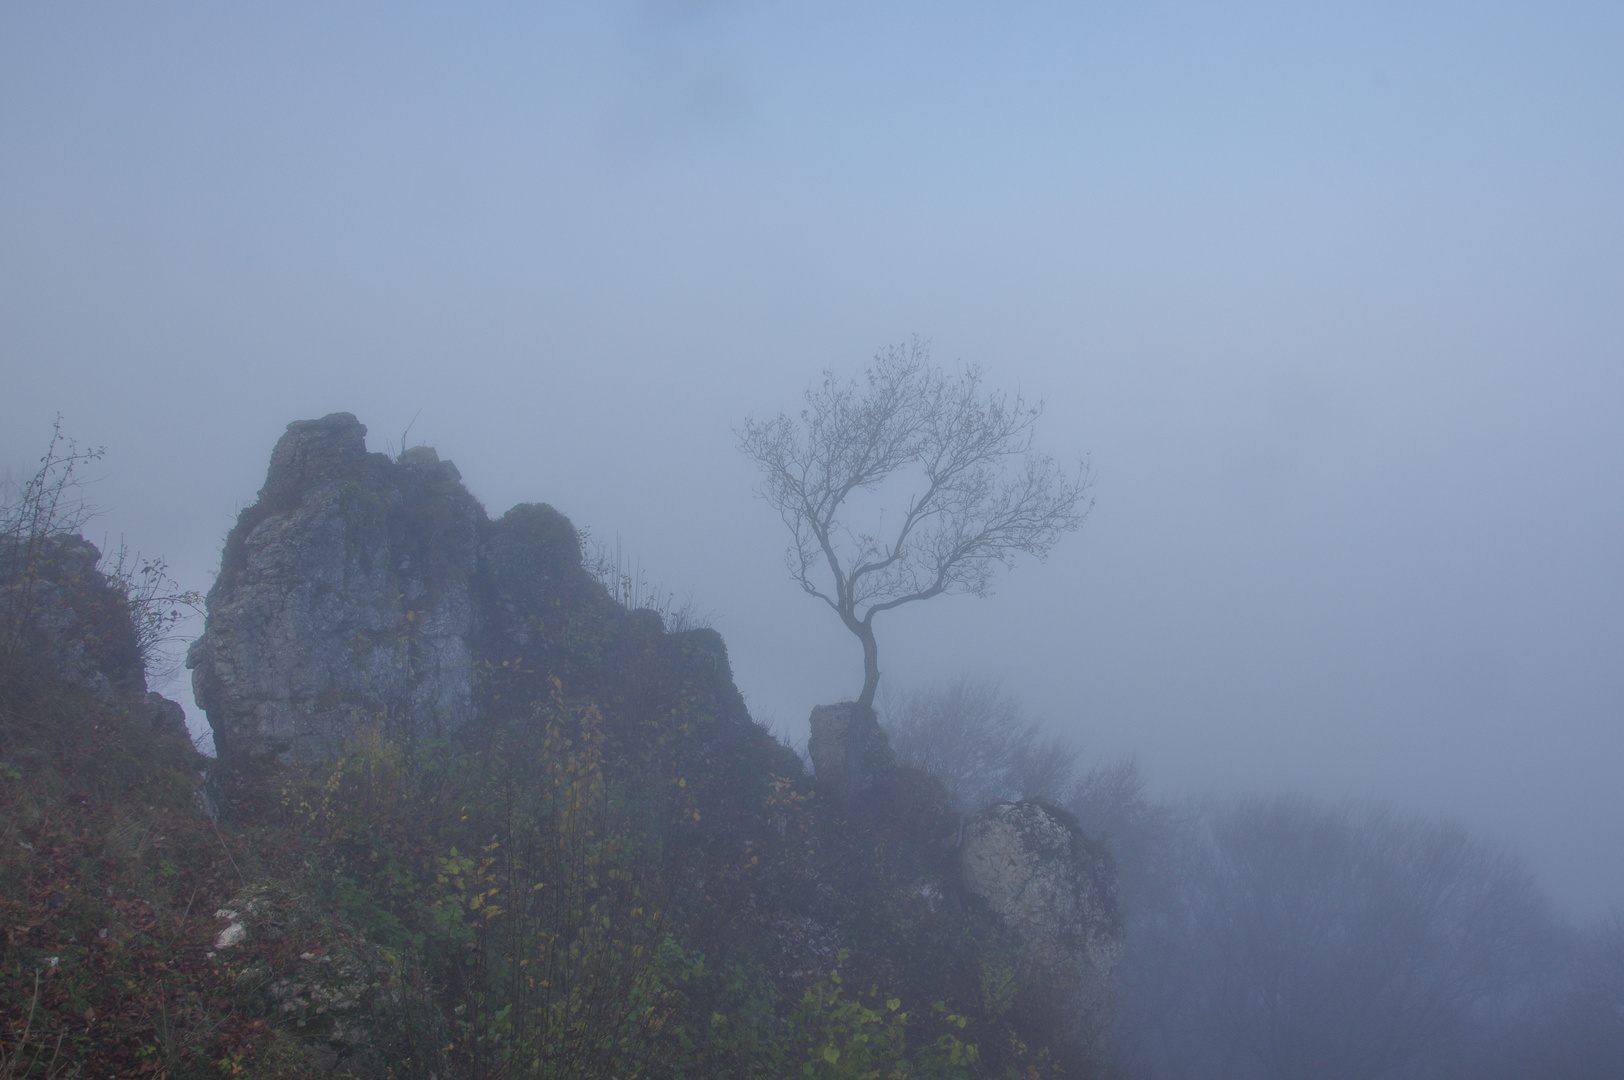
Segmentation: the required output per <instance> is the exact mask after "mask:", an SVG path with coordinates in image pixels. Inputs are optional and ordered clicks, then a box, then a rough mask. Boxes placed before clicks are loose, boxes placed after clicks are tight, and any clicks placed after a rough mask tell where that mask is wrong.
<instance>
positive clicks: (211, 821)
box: [187, 818, 248, 909]
mask: <svg viewBox="0 0 1624 1080" xmlns="http://www.w3.org/2000/svg"><path fill="white" fill-rule="evenodd" d="M209 825H210V826H211V827H212V828H213V829H214V838H215V839H216V840H218V841H220V850H221V851H223V852H225V853H226V858H227V859H230V860H231V868H232V869H233V870H235V871H237V879H238V880H239V881H241V882H242V884H243V888H245V889H246V888H247V887H248V879H247V878H246V877H244V876H243V872H242V867H240V866H238V865H237V860H236V859H234V858H232V857H231V849H230V848H228V847H226V838H225V837H224V836H221V835H220V825H219V823H218V822H216V821H215V820H214V819H213V818H209ZM187 907H188V909H190V905H187Z"/></svg>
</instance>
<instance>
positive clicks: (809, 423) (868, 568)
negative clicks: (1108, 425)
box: [738, 340, 1089, 708]
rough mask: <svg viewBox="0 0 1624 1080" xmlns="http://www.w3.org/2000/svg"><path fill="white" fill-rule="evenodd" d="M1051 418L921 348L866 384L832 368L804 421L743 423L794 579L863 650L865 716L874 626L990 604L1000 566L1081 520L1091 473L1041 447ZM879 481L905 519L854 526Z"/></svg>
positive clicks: (874, 661) (890, 354)
mask: <svg viewBox="0 0 1624 1080" xmlns="http://www.w3.org/2000/svg"><path fill="white" fill-rule="evenodd" d="M1041 412H1042V405H1041V403H1038V404H1028V403H1027V402H1026V401H1024V400H1023V399H1022V398H1020V397H1019V396H1016V397H1014V398H1011V397H1009V396H1008V395H1006V394H1003V393H1000V392H996V391H991V392H989V391H985V390H983V388H982V385H981V370H980V368H978V367H975V366H969V367H965V368H963V369H962V370H960V371H958V372H956V373H955V372H947V371H944V370H942V369H941V368H939V367H937V366H935V365H934V364H932V363H931V362H930V356H929V350H928V348H927V346H926V345H924V344H923V343H921V342H919V341H917V340H915V341H914V342H913V343H912V344H910V345H907V346H899V347H893V348H887V349H885V350H883V351H881V352H880V353H879V354H878V355H877V356H875V358H874V362H873V363H872V364H871V365H869V367H868V368H867V369H866V370H865V371H864V372H863V377H862V378H861V379H860V380H859V379H853V380H850V381H847V382H842V381H840V380H839V379H837V378H836V377H835V375H834V374H833V372H829V371H825V372H824V374H823V381H822V383H821V384H820V385H817V386H814V387H812V388H811V389H809V390H808V391H807V392H806V407H805V408H803V409H802V410H801V411H800V414H799V415H798V416H790V415H788V414H787V413H782V412H781V413H779V414H778V415H777V416H776V417H774V418H772V419H770V420H765V421H759V422H758V421H757V420H755V419H754V418H751V419H747V420H746V421H745V422H744V426H743V428H742V429H740V431H739V433H738V435H739V449H740V450H742V451H743V452H744V453H745V454H746V455H748V456H749V457H750V459H751V460H752V461H754V462H755V463H756V464H757V465H758V466H759V467H760V468H761V470H762V472H763V473H765V474H766V481H765V483H764V484H763V485H762V488H761V495H762V497H763V498H765V499H766V500H767V502H768V503H769V504H770V505H771V506H772V507H773V509H775V510H777V511H778V513H779V516H780V517H782V518H783V520H784V524H785V526H787V527H788V528H789V531H790V535H791V536H792V537H793V541H792V543H791V544H790V547H789V551H788V553H787V556H786V560H785V561H786V564H787V566H788V567H789V572H790V576H791V577H793V578H794V579H795V580H796V581H797V582H799V583H800V586H801V588H803V589H805V590H806V591H807V592H808V593H810V594H811V595H812V596H815V597H817V598H818V599H820V600H822V601H823V602H824V603H826V604H828V605H829V607H830V608H832V609H833V610H834V612H835V614H837V615H838V616H840V620H841V622H842V623H843V624H845V627H846V629H848V630H850V631H851V632H852V633H853V634H855V635H856V636H857V639H858V640H859V641H860V642H862V645H863V691H862V694H861V695H860V696H859V697H858V699H857V701H858V704H859V705H860V706H861V707H863V708H872V707H873V704H874V692H875V690H876V689H877V688H878V687H879V683H880V666H879V652H878V648H877V646H876V644H875V640H874V616H876V615H878V614H879V613H880V612H882V611H889V610H891V609H892V608H895V607H901V606H902V605H903V604H909V603H912V602H914V601H916V600H928V599H930V598H931V597H933V596H938V595H940V594H942V593H972V594H974V595H976V596H985V595H986V594H987V592H988V591H989V589H990V586H991V582H992V575H993V571H994V569H995V568H997V567H999V566H1004V567H1008V566H1010V565H1012V564H1013V561H1014V557H1015V556H1016V555H1017V554H1028V555H1035V556H1037V557H1038V558H1042V557H1044V556H1045V555H1047V554H1048V552H1049V549H1050V548H1051V547H1052V546H1053V545H1054V543H1055V542H1056V541H1057V540H1059V539H1060V537H1061V536H1063V535H1065V534H1066V533H1068V532H1071V531H1072V530H1073V529H1076V528H1077V527H1078V526H1079V525H1080V524H1082V520H1083V517H1084V515H1086V514H1087V512H1088V509H1089V503H1088V502H1087V500H1086V499H1085V494H1086V491H1087V488H1088V472H1087V468H1086V466H1082V465H1080V466H1079V467H1078V470H1077V472H1076V473H1074V474H1073V473H1067V472H1066V471H1065V470H1063V469H1062V468H1061V467H1060V466H1059V465H1057V464H1056V463H1055V461H1054V459H1053V458H1051V457H1049V456H1048V455H1046V454H1040V453H1035V452H1034V451H1033V449H1032V435H1033V429H1034V427H1035V425H1036V423H1037V419H1038V416H1039V414H1040V413H1041ZM882 485H884V486H886V487H887V494H888V495H889V494H893V493H894V494H895V496H896V502H897V503H898V504H900V505H902V507H903V509H902V511H901V513H900V514H897V515H895V516H894V517H893V518H892V521H891V523H890V525H889V526H887V525H886V522H885V514H884V511H883V508H882V510H881V513H880V514H879V517H878V521H879V523H878V525H877V526H874V527H872V528H865V527H862V526H858V525H854V524H853V522H852V520H851V518H852V513H853V510H854V507H853V501H854V497H856V496H859V495H861V494H863V493H874V492H878V491H879V490H880V489H881V487H882ZM859 514H860V511H859Z"/></svg>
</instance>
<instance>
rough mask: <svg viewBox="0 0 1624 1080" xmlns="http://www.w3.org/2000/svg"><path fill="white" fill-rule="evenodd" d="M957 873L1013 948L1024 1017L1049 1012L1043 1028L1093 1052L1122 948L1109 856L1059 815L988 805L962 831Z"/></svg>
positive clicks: (1053, 810)
mask: <svg viewBox="0 0 1624 1080" xmlns="http://www.w3.org/2000/svg"><path fill="white" fill-rule="evenodd" d="M959 872H960V877H961V880H962V882H963V884H964V887H965V889H966V890H967V891H968V892H970V893H972V894H974V895H976V896H979V897H981V898H982V899H983V900H985V901H986V903H987V905H988V906H989V907H990V908H992V910H993V911H994V912H996V913H997V914H998V916H999V917H1000V918H1001V919H1002V920H1003V922H1004V924H1005V925H1006V926H1007V927H1009V929H1010V930H1012V931H1013V932H1014V933H1015V935H1016V936H1017V937H1018V938H1019V940H1020V943H1021V949H1020V963H1019V967H1018V972H1017V981H1018V984H1019V987H1020V990H1019V994H1020V996H1021V997H1022V998H1023V999H1024V1001H1025V1003H1026V1007H1027V1008H1028V1010H1029V1011H1032V1012H1041V1011H1044V1010H1050V1011H1052V1014H1053V1017H1052V1020H1051V1021H1050V1024H1051V1025H1052V1026H1053V1027H1054V1029H1055V1030H1056V1031H1057V1032H1058V1033H1059V1034H1060V1035H1061V1037H1062V1038H1063V1039H1064V1040H1065V1041H1066V1042H1068V1043H1069V1044H1071V1045H1072V1046H1073V1047H1074V1048H1078V1049H1080V1050H1082V1051H1084V1052H1086V1051H1088V1050H1089V1049H1090V1048H1097V1047H1100V1046H1102V1045H1103V1044H1104V1041H1105V1038H1106V1036H1107V1033H1108V1031H1109V1029H1110V1025H1111V1022H1112V1019H1113V1013H1114V1008H1115V992H1114V984H1113V982H1112V973H1113V972H1114V971H1115V969H1116V965H1117V962H1118V961H1119V960H1120V959H1121V957H1122V945H1123V927H1122V916H1121V913H1120V911H1119V909H1118V905H1117V884H1116V866H1115V863H1114V861H1113V860H1112V857H1111V854H1110V852H1109V851H1108V850H1107V849H1106V848H1104V847H1103V846H1102V845H1100V844H1098V843H1097V842H1095V841H1094V840H1092V839H1090V838H1089V837H1088V836H1087V835H1086V834H1085V833H1084V832H1083V831H1082V829H1081V828H1079V827H1078V826H1077V824H1076V822H1075V821H1074V820H1073V819H1072V817H1071V815H1070V814H1068V813H1066V812H1065V811H1064V810H1061V809H1059V808H1057V807H1052V806H1049V805H1046V804H1044V803H1041V802H1015V803H997V804H994V805H992V806H988V807H986V808H985V809H983V810H981V811H980V812H979V813H977V814H976V815H975V816H974V817H972V818H971V819H970V820H969V821H968V822H967V823H966V825H965V828H964V842H963V845H962V846H961V847H960V849H959Z"/></svg>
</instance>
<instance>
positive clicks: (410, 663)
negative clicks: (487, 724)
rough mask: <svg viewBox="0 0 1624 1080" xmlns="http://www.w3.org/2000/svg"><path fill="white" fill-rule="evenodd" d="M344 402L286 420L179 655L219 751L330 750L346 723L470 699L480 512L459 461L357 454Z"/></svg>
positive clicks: (436, 717)
mask: <svg viewBox="0 0 1624 1080" xmlns="http://www.w3.org/2000/svg"><path fill="white" fill-rule="evenodd" d="M365 438H366V428H365V427H364V426H362V424H361V423H360V422H359V421H357V420H356V419H355V417H353V416H351V415H350V414H348V413H335V414H333V415H332V416H327V417H324V418H322V419H321V420H305V421H300V422H298V423H294V424H289V425H288V431H287V434H285V435H284V436H283V437H282V439H281V440H280V441H279V442H278V443H277V445H276V449H275V451H274V452H273V453H272V456H271V466H270V470H269V473H268V475H267V477H266V480H265V487H264V488H263V489H262V490H261V491H260V497H259V501H258V502H257V503H256V504H255V505H254V506H252V507H250V508H249V509H248V510H245V511H244V512H243V514H242V516H241V517H240V518H239V521H238V526H237V528H236V529H235V530H233V533H232V535H231V537H229V538H228V540H227V543H226V551H225V554H224V557H223V560H222V566H221V572H220V577H219V579H218V580H217V581H216V583H215V586H214V588H213V589H212V590H210V593H209V618H208V625H207V628H206V630H205V632H204V635H203V637H201V638H199V639H198V641H197V642H195V643H194V644H193V646H192V649H191V651H190V652H189V653H188V655H187V666H188V667H190V668H192V669H193V686H194V689H195V690H196V693H197V698H198V702H199V703H200V704H201V705H202V706H203V707H204V709H205V710H206V711H207V712H208V715H209V723H210V725H211V726H212V727H213V728H214V735H215V746H216V748H217V750H218V751H219V753H220V754H221V755H222V757H242V756H260V755H272V756H283V755H287V756H291V757H293V758H298V759H305V760H310V759H314V758H320V757H325V756H327V755H328V754H329V753H330V752H331V750H332V748H333V747H334V746H335V745H336V744H337V743H339V742H341V741H342V740H343V739H344V738H345V737H347V736H348V735H349V734H350V733H351V732H353V731H354V730H355V729H356V728H358V727H360V726H363V725H375V726H378V727H380V728H382V729H384V730H386V731H387V732H389V733H390V734H392V735H396V736H402V735H405V736H411V735H423V734H435V733H439V732H443V731H449V730H452V729H455V728H457V727H459V726H461V725H462V724H463V723H465V722H466V721H467V720H468V718H469V717H470V715H471V714H472V711H473V700H472V698H473V695H472V683H471V674H472V656H471V652H470V648H469V637H470V633H471V631H472V629H473V623H474V604H473V601H472V599H471V596H470V587H469V579H470V577H471V575H472V574H473V573H474V570H475V563H476V559H477V539H476V530H477V526H478V522H479V521H480V520H481V519H483V516H484V512H483V510H481V509H480V507H479V504H478V503H477V502H475V501H474V500H473V498H472V497H471V496H469V495H468V492H467V491H466V490H465V489H464V488H463V486H462V484H461V482H460V480H461V478H460V476H459V474H458V473H457V470H456V466H454V465H452V464H451V463H450V462H449V461H444V462H443V461H440V460H439V459H438V457H437V456H436V455H435V453H434V451H433V450H431V449H429V448H428V447H417V448H414V449H413V450H410V451H408V452H406V453H405V454H402V455H401V457H400V459H399V460H398V461H390V460H389V459H388V458H387V457H385V456H384V455H382V454H368V453H367V452H366V443H365Z"/></svg>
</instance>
